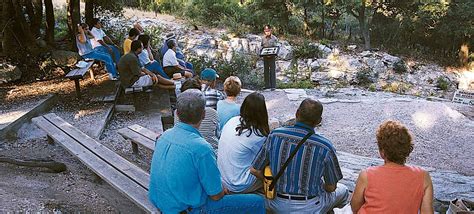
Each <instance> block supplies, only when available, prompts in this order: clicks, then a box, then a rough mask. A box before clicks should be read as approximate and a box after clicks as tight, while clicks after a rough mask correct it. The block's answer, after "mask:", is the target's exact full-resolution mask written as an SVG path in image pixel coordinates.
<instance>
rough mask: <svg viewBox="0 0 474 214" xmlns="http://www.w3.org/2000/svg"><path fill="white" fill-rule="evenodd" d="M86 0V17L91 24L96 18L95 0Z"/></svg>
mask: <svg viewBox="0 0 474 214" xmlns="http://www.w3.org/2000/svg"><path fill="white" fill-rule="evenodd" d="M85 1H86V8H85V12H84V13H85V18H86V23H87V24H88V25H89V26H90V25H91V22H92V19H93V18H94V0H85Z"/></svg>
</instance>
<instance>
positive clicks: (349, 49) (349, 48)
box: [347, 45, 357, 51]
mask: <svg viewBox="0 0 474 214" xmlns="http://www.w3.org/2000/svg"><path fill="white" fill-rule="evenodd" d="M356 49H357V45H348V46H347V50H348V51H355V50H356Z"/></svg>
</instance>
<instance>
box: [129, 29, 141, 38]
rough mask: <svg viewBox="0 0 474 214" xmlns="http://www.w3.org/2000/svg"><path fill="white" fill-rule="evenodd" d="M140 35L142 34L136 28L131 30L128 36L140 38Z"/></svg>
mask: <svg viewBox="0 0 474 214" xmlns="http://www.w3.org/2000/svg"><path fill="white" fill-rule="evenodd" d="M138 35H140V32H139V31H138V30H137V29H136V28H131V29H130V30H129V31H128V36H130V37H135V36H138Z"/></svg>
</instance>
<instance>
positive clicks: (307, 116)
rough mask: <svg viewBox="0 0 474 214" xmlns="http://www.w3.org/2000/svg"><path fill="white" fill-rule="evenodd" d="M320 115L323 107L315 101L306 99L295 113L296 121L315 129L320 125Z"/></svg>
mask: <svg viewBox="0 0 474 214" xmlns="http://www.w3.org/2000/svg"><path fill="white" fill-rule="evenodd" d="M322 114H323V105H322V104H321V103H320V102H319V101H317V100H313V99H311V98H306V99H305V100H303V102H301V104H300V106H299V107H298V110H297V111H296V121H297V122H301V123H304V124H306V125H308V126H311V127H316V126H317V125H318V124H319V123H321V120H322V117H321V116H322Z"/></svg>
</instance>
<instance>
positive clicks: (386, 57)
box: [382, 53, 401, 64]
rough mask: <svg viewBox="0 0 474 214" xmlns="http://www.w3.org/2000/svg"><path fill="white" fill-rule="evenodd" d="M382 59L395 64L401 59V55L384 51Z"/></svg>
mask: <svg viewBox="0 0 474 214" xmlns="http://www.w3.org/2000/svg"><path fill="white" fill-rule="evenodd" d="M382 60H383V61H384V62H386V63H388V64H394V63H396V62H398V61H400V60H401V59H400V58H399V57H396V56H392V55H390V54H388V53H384V54H383V55H382Z"/></svg>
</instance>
